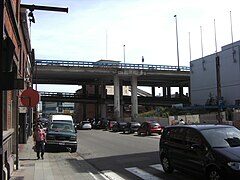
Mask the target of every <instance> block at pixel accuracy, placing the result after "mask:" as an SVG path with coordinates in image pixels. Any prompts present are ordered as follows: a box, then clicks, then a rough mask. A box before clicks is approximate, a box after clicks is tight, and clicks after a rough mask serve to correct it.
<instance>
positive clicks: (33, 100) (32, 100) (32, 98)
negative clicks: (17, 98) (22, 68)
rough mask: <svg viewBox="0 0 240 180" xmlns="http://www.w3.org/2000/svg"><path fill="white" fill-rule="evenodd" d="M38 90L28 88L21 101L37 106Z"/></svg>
mask: <svg viewBox="0 0 240 180" xmlns="http://www.w3.org/2000/svg"><path fill="white" fill-rule="evenodd" d="M39 99H40V98H39V94H38V91H36V90H34V89H33V88H31V87H30V88H28V89H26V90H24V91H23V92H22V95H21V102H22V104H23V105H24V106H27V107H35V106H36V105H37V104H38V103H39Z"/></svg>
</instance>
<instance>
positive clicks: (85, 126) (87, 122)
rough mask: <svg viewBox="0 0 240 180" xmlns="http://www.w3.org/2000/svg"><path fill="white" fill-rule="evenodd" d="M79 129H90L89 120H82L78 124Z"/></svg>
mask: <svg viewBox="0 0 240 180" xmlns="http://www.w3.org/2000/svg"><path fill="white" fill-rule="evenodd" d="M80 128H81V129H92V125H91V122H89V121H82V122H81V124H80Z"/></svg>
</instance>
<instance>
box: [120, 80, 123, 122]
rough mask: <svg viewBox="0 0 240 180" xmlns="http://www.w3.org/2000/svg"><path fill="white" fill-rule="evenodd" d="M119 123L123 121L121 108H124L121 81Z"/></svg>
mask: <svg viewBox="0 0 240 180" xmlns="http://www.w3.org/2000/svg"><path fill="white" fill-rule="evenodd" d="M119 89H120V118H121V119H120V121H123V117H124V115H123V113H124V110H123V106H124V104H123V103H124V102H123V85H122V81H120V88H119Z"/></svg>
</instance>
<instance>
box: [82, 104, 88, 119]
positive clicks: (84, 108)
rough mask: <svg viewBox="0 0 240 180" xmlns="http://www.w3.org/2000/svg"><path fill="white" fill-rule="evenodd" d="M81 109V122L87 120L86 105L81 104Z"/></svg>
mask: <svg viewBox="0 0 240 180" xmlns="http://www.w3.org/2000/svg"><path fill="white" fill-rule="evenodd" d="M82 107H83V108H82V109H83V121H86V120H87V104H86V103H83V104H82Z"/></svg>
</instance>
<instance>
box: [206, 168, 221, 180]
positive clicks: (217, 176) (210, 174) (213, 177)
mask: <svg viewBox="0 0 240 180" xmlns="http://www.w3.org/2000/svg"><path fill="white" fill-rule="evenodd" d="M206 179H207V180H221V179H222V175H221V173H220V170H219V169H218V168H216V167H213V168H210V169H209V170H208V171H207V178H206Z"/></svg>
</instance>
